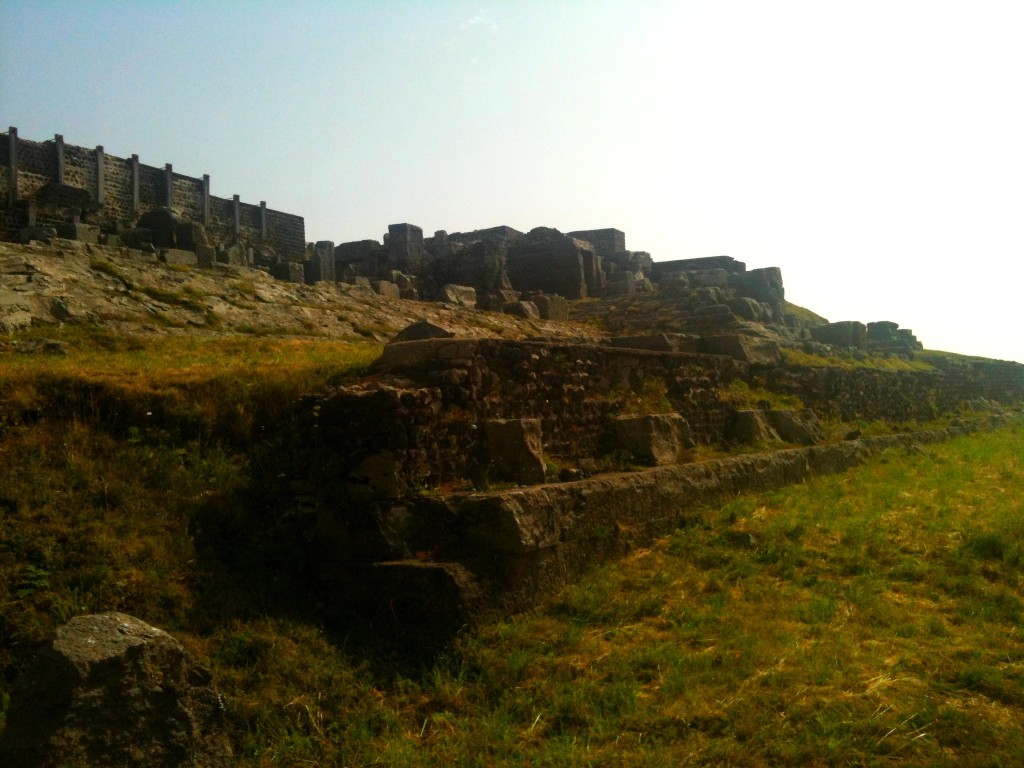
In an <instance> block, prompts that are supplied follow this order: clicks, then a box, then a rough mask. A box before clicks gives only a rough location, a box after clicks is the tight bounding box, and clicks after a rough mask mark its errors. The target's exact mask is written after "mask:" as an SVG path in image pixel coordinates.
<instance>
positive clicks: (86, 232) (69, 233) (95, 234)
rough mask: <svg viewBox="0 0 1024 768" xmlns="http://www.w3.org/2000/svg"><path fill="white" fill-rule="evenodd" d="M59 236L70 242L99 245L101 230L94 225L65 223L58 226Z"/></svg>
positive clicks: (74, 222) (73, 222)
mask: <svg viewBox="0 0 1024 768" xmlns="http://www.w3.org/2000/svg"><path fill="white" fill-rule="evenodd" d="M57 234H58V236H60V237H64V238H67V239H68V240H77V241H78V242H80V243H99V241H100V228H99V227H97V226H95V225H93V224H82V223H81V222H78V221H65V222H63V223H61V224H58V225H57Z"/></svg>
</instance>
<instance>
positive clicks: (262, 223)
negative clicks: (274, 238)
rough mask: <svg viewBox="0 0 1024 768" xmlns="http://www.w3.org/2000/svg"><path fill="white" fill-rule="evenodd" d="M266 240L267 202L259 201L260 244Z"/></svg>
mask: <svg viewBox="0 0 1024 768" xmlns="http://www.w3.org/2000/svg"><path fill="white" fill-rule="evenodd" d="M266 239H267V201H266V200H260V242H263V241H264V240H266Z"/></svg>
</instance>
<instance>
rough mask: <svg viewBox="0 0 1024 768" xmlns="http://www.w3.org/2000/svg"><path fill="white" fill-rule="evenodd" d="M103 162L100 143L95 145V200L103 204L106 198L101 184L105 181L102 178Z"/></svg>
mask: <svg viewBox="0 0 1024 768" xmlns="http://www.w3.org/2000/svg"><path fill="white" fill-rule="evenodd" d="M104 163H105V160H104V153H103V146H102V145H100V146H98V147H96V202H97V203H99V204H100V205H103V204H104V203H105V202H106V200H107V198H106V195H105V194H104V193H103V185H104V183H105V181H106V180H105V179H104V168H103V165H104Z"/></svg>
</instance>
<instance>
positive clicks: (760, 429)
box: [727, 409, 782, 445]
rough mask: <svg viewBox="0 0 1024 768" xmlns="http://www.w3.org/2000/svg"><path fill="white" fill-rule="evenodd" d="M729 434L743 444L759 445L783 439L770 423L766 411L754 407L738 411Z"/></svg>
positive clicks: (729, 436) (731, 438) (735, 440)
mask: <svg viewBox="0 0 1024 768" xmlns="http://www.w3.org/2000/svg"><path fill="white" fill-rule="evenodd" d="M727 435H728V438H729V439H730V440H732V441H733V442H736V443H740V444H742V445H758V444H762V443H770V442H774V441H777V440H781V439H782V438H780V437H779V435H778V433H777V432H776V431H775V430H774V429H772V427H771V424H769V423H768V419H767V417H766V416H765V413H764V411H760V410H754V409H751V410H742V411H736V413H735V414H733V420H732V424H731V425H730V427H729V430H728V433H727Z"/></svg>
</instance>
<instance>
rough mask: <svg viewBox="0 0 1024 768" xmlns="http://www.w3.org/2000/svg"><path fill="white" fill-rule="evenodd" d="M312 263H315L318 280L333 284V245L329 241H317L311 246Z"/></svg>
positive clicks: (334, 277)
mask: <svg viewBox="0 0 1024 768" xmlns="http://www.w3.org/2000/svg"><path fill="white" fill-rule="evenodd" d="M313 261H315V262H316V263H317V268H318V279H319V280H323V281H325V282H328V283H333V282H334V281H335V279H336V276H335V270H334V243H333V242H332V241H331V240H318V241H317V242H316V243H314V244H313Z"/></svg>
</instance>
